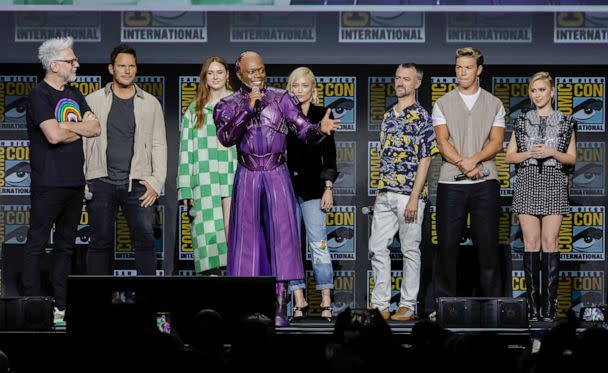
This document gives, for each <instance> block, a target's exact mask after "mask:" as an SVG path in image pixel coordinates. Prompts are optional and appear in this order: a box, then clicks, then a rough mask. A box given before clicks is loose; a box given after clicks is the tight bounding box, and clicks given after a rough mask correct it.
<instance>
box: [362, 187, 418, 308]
mask: <svg viewBox="0 0 608 373" xmlns="http://www.w3.org/2000/svg"><path fill="white" fill-rule="evenodd" d="M408 200H409V196H406V195H403V194H399V193H393V192H381V193H379V194H378V197H376V205H375V207H374V215H373V220H372V234H371V236H370V238H369V254H370V259H371V262H372V270H373V274H374V290H373V291H372V299H371V305H372V307H374V308H378V309H379V310H380V311H387V310H388V308H389V306H390V303H391V302H390V300H391V258H390V252H389V249H388V246H389V245H390V243H391V242H392V240H393V237H394V236H395V233H397V231H399V240H400V241H401V252H402V253H403V279H402V281H401V300H400V301H399V306H400V307H410V308H412V309H414V306H415V305H416V303H417V298H418V289H419V288H420V240H421V237H422V219H423V217H424V205H425V203H424V201H422V200H420V201H418V214H417V216H416V220H415V221H414V222H411V223H406V222H405V217H404V216H403V213H404V212H405V206H406V204H407V201H408Z"/></svg>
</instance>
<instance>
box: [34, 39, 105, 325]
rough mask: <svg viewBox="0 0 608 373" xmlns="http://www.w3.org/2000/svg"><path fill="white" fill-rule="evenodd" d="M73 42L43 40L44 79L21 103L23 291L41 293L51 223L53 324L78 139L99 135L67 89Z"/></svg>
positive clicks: (75, 197)
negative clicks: (25, 227)
mask: <svg viewBox="0 0 608 373" xmlns="http://www.w3.org/2000/svg"><path fill="white" fill-rule="evenodd" d="M73 43H74V42H73V39H72V38H71V37H67V38H57V39H50V40H47V41H45V42H44V43H43V44H42V45H41V46H40V48H39V49H38V58H39V60H40V62H41V63H42V66H43V67H44V70H45V71H46V74H45V76H44V80H43V81H42V82H41V83H40V84H38V86H37V87H36V88H34V89H33V90H32V92H31V93H30V95H29V96H28V100H27V109H26V118H27V130H28V136H29V140H30V165H31V169H32V174H31V180H32V182H31V189H30V190H31V196H30V198H31V211H30V228H29V231H28V235H27V243H26V244H25V249H24V263H23V266H24V268H23V288H24V294H25V295H27V296H36V295H42V294H41V287H40V257H41V254H42V251H43V250H44V248H45V247H46V246H47V241H48V238H49V233H50V230H51V227H52V226H53V224H55V239H54V242H55V244H54V247H53V256H54V260H53V274H52V279H53V291H54V296H55V315H54V316H55V321H56V322H62V321H63V316H64V314H65V306H66V285H67V277H68V275H69V272H70V268H71V260H72V258H71V256H72V252H73V250H74V244H75V240H76V232H77V228H78V222H79V221H80V214H81V211H82V198H83V193H84V184H85V181H84V174H83V164H84V155H83V151H82V137H95V136H99V134H100V132H101V129H100V126H99V121H98V120H97V118H96V117H95V115H94V114H93V113H92V112H91V109H90V108H89V105H87V102H86V101H85V99H84V96H83V95H82V93H80V91H78V89H76V88H73V87H70V86H69V85H67V84H68V83H70V82H73V81H74V80H75V79H76V70H77V69H78V67H79V66H80V64H79V63H78V59H77V58H76V55H75V54H74V50H73V49H72V46H73Z"/></svg>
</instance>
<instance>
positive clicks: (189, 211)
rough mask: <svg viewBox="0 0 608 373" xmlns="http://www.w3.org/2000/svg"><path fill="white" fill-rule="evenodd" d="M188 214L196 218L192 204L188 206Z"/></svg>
mask: <svg viewBox="0 0 608 373" xmlns="http://www.w3.org/2000/svg"><path fill="white" fill-rule="evenodd" d="M188 215H190V217H191V218H196V215H197V214H196V210H195V209H193V208H192V206H188Z"/></svg>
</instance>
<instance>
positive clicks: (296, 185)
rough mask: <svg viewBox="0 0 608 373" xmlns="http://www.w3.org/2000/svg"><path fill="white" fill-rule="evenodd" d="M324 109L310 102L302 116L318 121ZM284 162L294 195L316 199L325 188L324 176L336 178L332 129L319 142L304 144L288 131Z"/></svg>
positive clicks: (328, 178) (311, 120) (334, 179)
mask: <svg viewBox="0 0 608 373" xmlns="http://www.w3.org/2000/svg"><path fill="white" fill-rule="evenodd" d="M326 110H327V109H325V108H323V107H321V106H316V105H312V104H311V105H310V108H309V109H308V114H307V115H306V117H307V118H308V120H310V122H311V123H315V124H318V123H319V122H321V119H323V116H324V115H325V112H326ZM287 165H288V166H289V175H290V176H291V182H292V184H293V189H294V191H295V193H296V197H302V198H303V199H304V200H305V201H307V200H311V199H319V198H321V197H322V196H323V192H324V191H325V180H331V181H332V182H334V181H336V179H337V178H338V170H337V167H336V142H335V141H334V135H333V133H332V134H331V135H328V136H325V138H323V140H321V142H319V143H316V144H306V143H304V142H303V141H301V140H300V139H298V138H297V137H296V136H295V135H294V134H292V133H290V134H289V136H288V137H287Z"/></svg>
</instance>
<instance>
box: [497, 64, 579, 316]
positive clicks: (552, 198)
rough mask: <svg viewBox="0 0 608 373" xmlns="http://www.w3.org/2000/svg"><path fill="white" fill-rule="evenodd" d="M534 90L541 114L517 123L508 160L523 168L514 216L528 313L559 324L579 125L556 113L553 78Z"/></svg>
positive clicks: (536, 78)
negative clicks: (564, 232) (562, 239)
mask: <svg viewBox="0 0 608 373" xmlns="http://www.w3.org/2000/svg"><path fill="white" fill-rule="evenodd" d="M529 87H530V89H529V95H530V100H531V101H532V103H533V104H534V106H535V108H536V109H535V110H530V111H528V112H527V113H525V114H522V115H521V116H520V117H519V118H517V120H516V121H515V122H514V123H513V134H512V135H511V141H510V142H509V147H508V148H507V154H506V157H505V160H506V161H507V162H508V163H515V164H517V180H516V181H515V189H514V193H513V212H515V213H517V214H518V215H519V224H520V226H521V229H522V233H523V241H524V276H525V279H526V287H527V297H528V314H529V317H530V320H539V319H540V318H542V319H543V320H545V321H550V320H554V319H555V314H556V305H557V281H558V277H559V252H558V248H557V236H558V234H559V229H560V226H561V223H562V215H564V214H569V213H570V204H569V202H568V173H570V172H571V171H572V168H573V166H574V164H575V163H576V140H575V129H576V128H575V127H576V122H575V121H574V120H573V119H572V118H571V117H570V116H566V115H564V114H563V113H561V112H559V111H555V110H553V105H552V101H553V94H554V84H553V78H551V76H550V75H549V73H547V72H543V71H541V72H538V73H536V74H534V75H533V76H532V77H531V78H530V85H529ZM541 248H542V254H541V256H542V261H541V260H540V259H541V258H540V256H539V253H540V252H541ZM541 266H542V271H541ZM539 272H541V274H542V276H539ZM539 277H542V279H539ZM539 280H540V281H539ZM541 287H542V289H541ZM540 293H542V299H541V295H540Z"/></svg>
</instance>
